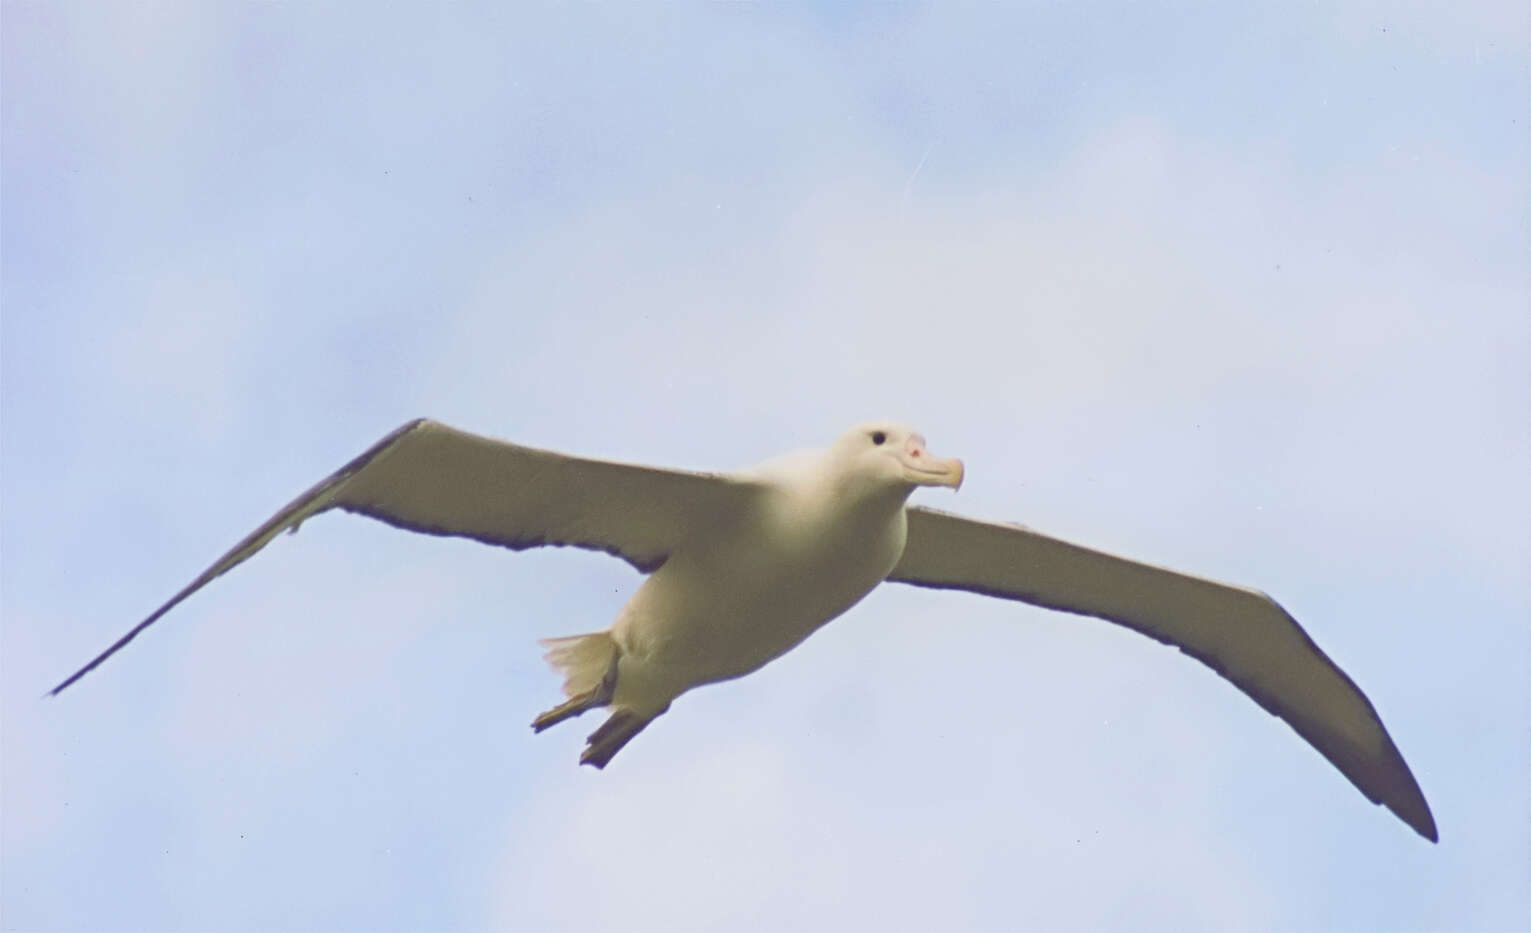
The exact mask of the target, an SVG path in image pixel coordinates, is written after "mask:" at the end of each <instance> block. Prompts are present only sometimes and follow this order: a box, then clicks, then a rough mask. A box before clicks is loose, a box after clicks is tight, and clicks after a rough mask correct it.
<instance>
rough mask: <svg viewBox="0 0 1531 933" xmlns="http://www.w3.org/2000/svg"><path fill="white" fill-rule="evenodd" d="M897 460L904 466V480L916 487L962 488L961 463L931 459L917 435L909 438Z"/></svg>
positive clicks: (936, 458)
mask: <svg viewBox="0 0 1531 933" xmlns="http://www.w3.org/2000/svg"><path fill="white" fill-rule="evenodd" d="M898 459H899V462H900V463H902V464H903V465H904V478H905V479H907V480H909V482H911V483H914V484H915V485H916V486H950V487H952V488H953V489H960V488H961V487H962V461H961V460H958V459H956V458H953V459H951V460H942V459H941V458H940V457H932V456H931V455H930V454H929V453H928V452H926V450H925V438H923V437H920V436H919V435H918V434H916V435H913V436H911V437H910V438H909V441H908V443H906V444H905V445H904V449H903V451H902V453H901V454H900V456H899V458H898Z"/></svg>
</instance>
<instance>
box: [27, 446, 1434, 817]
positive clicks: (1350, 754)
mask: <svg viewBox="0 0 1531 933" xmlns="http://www.w3.org/2000/svg"><path fill="white" fill-rule="evenodd" d="M962 475H963V467H962V463H961V462H960V461H957V460H942V459H938V458H935V457H932V456H931V455H930V454H929V452H928V451H927V450H926V448H925V441H924V438H922V437H920V435H918V434H915V433H913V432H911V431H910V430H908V429H907V428H904V427H902V426H900V425H896V424H887V423H876V424H868V425H862V426H859V427H856V428H853V429H852V430H850V431H848V432H846V433H845V434H844V435H842V436H841V437H840V439H839V440H838V441H836V442H835V444H834V445H833V446H831V447H829V448H828V449H826V450H822V451H812V452H806V453H800V454H793V455H789V456H787V457H782V458H778V459H776V460H772V461H768V462H767V463H764V464H762V465H760V466H758V467H755V468H753V469H750V470H744V471H739V472H736V473H728V474H706V473H689V472H682V471H676V470H663V469H656V468H652V467H644V466H635V465H631V464H622V463H611V462H607V461H601V460H590V459H585V458H579V457H570V456H567V455H565V454H558V453H553V452H551V451H545V450H536V449H533V448H529V447H521V446H518V445H514V444H508V443H505V442H502V441H497V440H493V439H490V438H484V437H479V436H477V435H473V434H469V433H466V432H463V431H458V430H455V429H453V428H450V427H447V426H446V425H442V424H439V423H436V422H434V421H429V420H426V419H421V420H417V421H412V422H410V423H409V424H406V425H404V426H403V427H401V428H399V429H398V430H396V431H394V432H393V433H391V434H389V435H388V436H387V437H385V438H383V440H381V441H379V442H378V443H377V444H375V445H373V447H372V448H371V449H369V450H368V451H367V452H365V453H363V454H362V455H361V456H359V457H357V458H356V459H355V460H353V461H351V462H350V463H348V464H346V466H344V467H342V468H341V469H340V470H338V471H337V472H335V473H334V474H332V475H331V476H329V477H327V478H326V479H325V480H323V481H322V482H320V483H319V484H318V485H316V486H315V487H313V488H312V489H310V490H309V491H308V492H306V493H304V494H303V495H302V496H300V497H298V498H297V499H296V500H295V501H293V502H292V503H291V504H290V505H288V506H287V507H286V508H284V509H282V510H281V511H280V512H278V513H277V514H276V515H275V516H273V517H272V518H271V519H270V520H269V521H267V522H266V523H265V524H263V525H262V526H261V527H259V528H257V529H256V530H255V531H254V532H253V533H251V534H250V536H249V537H247V538H245V539H244V540H243V541H241V542H240V543H239V544H237V545H235V547H234V548H233V549H232V550H231V551H229V553H227V554H226V555H224V556H223V557H222V558H220V559H219V560H218V561H217V562H216V563H214V564H213V565H212V566H211V567H209V568H208V569H207V570H206V571H204V572H203V573H202V574H201V575H200V576H199V577H197V579H195V580H193V581H192V582H191V584H190V585H188V586H187V587H186V588H185V589H183V590H181V591H180V592H179V593H177V594H176V595H175V596H174V597H172V598H171V599H170V601H169V602H167V603H165V605H163V606H161V607H160V608H159V609H157V610H155V612H154V613H153V614H151V615H150V616H149V617H148V618H147V619H145V620H144V621H142V622H140V623H139V624H138V625H137V626H135V627H134V628H133V629H132V630H130V631H129V632H128V633H127V634H126V635H124V636H123V637H122V638H120V639H118V640H117V642H115V643H114V644H113V645H111V647H109V648H107V649H106V650H105V651H104V652H102V653H101V654H100V655H98V656H97V657H96V658H95V659H93V660H92V661H91V662H90V663H88V664H86V665H85V666H84V667H83V668H81V669H80V670H79V671H77V672H75V673H74V674H73V675H71V676H70V677H69V678H68V679H66V680H65V681H64V682H63V683H61V684H59V685H58V686H57V687H55V688H54V689H53V691H52V693H54V694H57V693H59V692H60V691H62V690H64V689H65V688H66V687H68V686H69V685H71V684H73V683H74V682H75V681H76V680H78V679H79V678H80V677H82V676H84V675H85V674H86V673H88V672H89V671H90V670H92V669H93V668H95V667H96V666H97V665H99V664H100V663H101V662H103V661H104V660H106V659H107V658H108V657H110V656H111V655H112V654H114V653H115V652H116V651H118V650H119V649H121V648H122V647H123V646H124V645H126V644H127V643H128V642H129V641H131V640H132V639H133V638H134V637H135V636H136V635H137V634H138V633H139V632H141V631H143V630H144V629H145V628H147V627H148V626H149V625H151V624H153V623H154V622H155V621H156V620H158V619H159V618H160V617H161V616H163V615H164V614H165V613H166V612H168V611H169V610H170V609H171V608H173V607H174V606H175V605H177V604H178V603H180V602H181V601H182V600H183V599H185V598H186V597H188V596H190V595H191V594H192V593H194V592H196V591H197V590H198V589H200V588H201V587H203V586H205V585H206V584H207V583H209V582H210V581H212V580H213V579H214V578H215V577H218V576H220V575H221V574H223V573H225V572H227V571H228V570H230V569H232V568H233V567H235V566H237V565H238V564H240V563H242V562H243V561H244V560H246V559H247V558H249V557H250V556H251V555H253V554H254V553H255V552H256V551H258V550H260V549H261V548H262V547H264V546H265V545H266V544H267V543H269V542H270V541H271V540H272V539H273V538H274V537H276V536H277V535H278V534H280V533H281V532H282V531H284V530H288V529H294V528H296V527H297V526H298V525H299V524H300V523H301V522H303V521H304V520H306V519H308V518H309V517H311V516H313V515H316V514H318V513H320V512H323V511H327V510H329V509H334V508H339V509H344V510H346V511H349V512H356V513H359V514H363V515H368V516H371V517H373V518H377V519H380V520H382V521H385V522H388V523H389V524H393V525H397V526H399V527H401V528H407V529H409V530H412V531H421V532H427V533H431V534H444V535H459V536H463V537H469V538H474V539H476V540H479V541H483V542H486V543H489V544H497V545H503V546H505V547H509V548H513V549H516V550H520V549H524V548H528V547H536V546H540V545H573V546H576V547H584V548H593V549H597V550H603V551H606V552H609V553H611V554H614V555H616V556H619V557H621V558H623V559H625V560H627V561H628V562H629V563H631V564H632V565H633V566H635V567H637V568H638V569H639V570H640V571H642V572H644V573H646V574H648V577H647V579H646V580H644V582H643V584H642V585H641V586H639V588H638V590H637V591H636V592H635V593H634V594H633V596H632V598H631V599H629V600H628V602H627V604H626V605H624V606H623V607H622V610H621V611H620V612H619V613H618V615H617V618H616V620H615V621H614V622H613V623H612V625H611V627H610V628H609V629H607V630H606V631H602V632H594V633H590V634H587V635H575V636H570V637H567V638H559V639H550V640H549V641H547V642H545V643H544V646H545V647H546V648H547V658H548V661H549V663H550V664H552V665H553V666H554V667H555V668H556V669H557V670H559V671H560V672H562V673H563V674H564V678H565V681H564V692H565V694H566V700H565V701H564V702H563V703H561V704H559V705H558V706H556V707H554V708H553V709H551V710H549V711H547V712H545V713H543V714H542V715H540V716H538V717H537V719H536V720H535V721H534V723H533V726H534V728H536V729H537V730H538V731H541V730H542V729H544V728H547V727H549V726H551V725H554V724H556V723H558V722H561V721H563V720H565V719H567V718H570V717H573V716H577V715H579V714H581V713H583V712H586V711H588V710H590V709H595V708H600V707H609V708H610V709H611V711H612V712H611V715H610V717H609V718H608V719H607V720H606V722H605V723H604V724H602V725H601V726H600V727H599V728H597V729H596V730H595V732H594V733H592V734H591V736H590V739H589V742H588V744H587V746H586V748H585V751H584V753H583V755H582V756H581V758H580V760H581V761H582V762H584V763H587V764H592V765H595V766H597V767H604V766H605V765H606V764H607V763H608V762H609V761H610V760H611V758H612V756H613V755H614V754H616V752H617V751H618V750H619V749H621V748H622V746H623V745H625V744H626V743H627V742H628V741H629V740H631V739H632V738H633V736H635V735H637V734H638V733H639V732H640V731H642V729H643V728H644V727H645V726H647V725H648V723H649V722H651V721H652V720H653V719H654V718H655V717H657V716H659V715H660V714H662V713H663V712H664V711H665V710H666V709H668V708H669V705H670V703H671V701H673V700H674V699H675V698H676V697H677V696H679V695H681V694H682V693H684V692H686V691H687V690H690V689H692V688H693V687H697V686H700V685H702V684H706V683H711V682H715V681H719V680H726V679H729V678H732V677H738V676H741V675H743V674H747V673H749V672H750V671H753V670H755V669H757V668H759V667H760V666H761V665H763V664H766V663H767V662H769V661H770V660H771V659H773V658H776V657H778V656H780V655H781V654H783V653H785V652H786V651H788V650H790V649H791V648H793V647H794V646H796V645H797V644H798V643H800V642H801V641H802V640H803V639H805V638H807V637H808V636H809V635H810V634H812V633H813V632H814V631H815V630H816V629H817V628H819V627H820V626H822V625H824V624H825V623H826V622H828V621H830V620H831V619H833V618H835V617H836V616H838V615H840V614H841V613H843V612H844V611H845V610H847V609H849V608H850V607H851V606H852V605H854V604H855V603H856V602H858V601H859V600H860V599H861V598H862V597H864V596H865V595H866V594H867V593H868V592H870V591H871V590H872V589H873V588H874V587H876V586H877V585H878V584H879V583H881V582H883V581H884V580H892V581H895V582H900V583H910V584H914V585H917V586H928V587H939V588H951V589H963V590H969V591H973V592H978V593H985V594H988V595H993V596H999V597H1002V598H1007V599H1017V600H1022V601H1024V602H1029V603H1033V604H1036V605H1041V606H1047V607H1050V608H1054V609H1061V610H1064V611H1067V612H1077V613H1083V614H1086V615H1093V616H1098V617H1101V618H1105V619H1109V620H1110V621H1113V622H1116V623H1119V624H1122V625H1125V626H1127V627H1129V628H1132V629H1135V630H1137V631H1139V632H1142V633H1143V634H1145V635H1149V636H1150V637H1153V638H1156V639H1158V640H1160V641H1163V642H1166V643H1168V644H1172V645H1175V646H1176V647H1178V648H1180V649H1181V650H1182V651H1184V652H1186V653H1187V654H1189V655H1191V656H1192V657H1195V658H1197V659H1198V660H1200V661H1202V662H1204V663H1205V664H1207V665H1208V666H1210V667H1212V668H1213V669H1214V670H1216V671H1217V672H1218V673H1219V674H1221V675H1223V676H1224V677H1226V678H1227V679H1229V680H1230V681H1232V682H1233V683H1234V684H1235V685H1237V686H1238V687H1239V688H1240V689H1241V690H1243V691H1244V692H1245V693H1247V694H1249V695H1250V696H1251V697H1252V698H1253V699H1254V700H1255V701H1256V702H1258V703H1259V704H1260V705H1261V706H1263V707H1265V709H1267V710H1269V711H1270V712H1271V713H1273V714H1275V715H1277V716H1280V717H1281V718H1282V719H1284V720H1285V721H1286V722H1288V723H1289V724H1290V725H1291V726H1292V728H1294V729H1295V730H1296V731H1297V732H1298V733H1299V734H1300V735H1302V736H1303V738H1305V739H1307V740H1308V741H1309V742H1310V743H1312V745H1313V746H1314V747H1315V748H1316V749H1318V751H1319V752H1321V753H1322V754H1323V755H1324V756H1325V757H1326V758H1328V759H1329V761H1331V762H1332V763H1333V764H1334V765H1335V766H1336V767H1338V768H1339V769H1340V771H1341V772H1342V773H1344V774H1345V776H1346V777H1347V778H1349V779H1350V781H1351V782H1352V783H1353V784H1355V786H1356V787H1357V788H1359V789H1360V790H1361V792H1362V793H1363V794H1365V795H1366V796H1367V797H1368V798H1370V799H1371V800H1372V801H1374V802H1377V803H1381V804H1383V805H1385V806H1386V807H1388V808H1389V809H1390V810H1392V811H1393V812H1394V813H1395V814H1397V815H1398V816H1399V817H1400V818H1401V819H1403V820H1404V822H1406V823H1408V825H1409V826H1411V827H1413V828H1414V829H1415V830H1416V831H1417V832H1419V833H1420V834H1421V835H1423V836H1425V837H1426V838H1428V839H1430V840H1432V841H1434V840H1435V839H1436V838H1437V835H1436V828H1435V821H1434V819H1433V817H1432V816H1431V814H1430V809H1429V806H1428V805H1427V804H1426V802H1425V799H1424V795H1423V794H1422V793H1421V792H1420V789H1419V786H1418V784H1417V783H1416V782H1415V780H1414V777H1413V775H1412V774H1411V773H1410V771H1409V768H1408V766H1407V764H1405V763H1404V760H1403V757H1402V756H1401V755H1400V754H1399V752H1398V749H1397V748H1396V747H1395V746H1394V744H1393V742H1392V739H1391V738H1390V737H1389V736H1388V734H1387V731H1386V729H1384V728H1383V725H1382V722H1381V719H1380V718H1379V717H1378V716H1377V713H1376V710H1375V709H1373V708H1372V706H1371V704H1370V702H1368V701H1367V699H1366V697H1365V696H1364V695H1363V694H1362V693H1361V691H1360V690H1359V689H1358V688H1357V687H1356V685H1355V684H1354V683H1353V682H1352V681H1351V680H1350V679H1349V678H1348V677H1346V676H1345V674H1344V672H1343V671H1341V670H1340V669H1339V668H1338V667H1337V666H1335V664H1334V663H1333V662H1332V661H1330V660H1329V658H1328V657H1327V656H1325V655H1324V653H1323V652H1322V651H1321V650H1319V648H1318V647H1317V646H1316V645H1315V644H1314V643H1313V642H1312V640H1311V639H1310V638H1309V637H1308V636H1307V634H1306V633H1305V632H1303V630H1302V629H1301V628H1300V627H1299V626H1298V625H1297V623H1296V622H1295V621H1294V620H1293V619H1292V618H1291V616H1289V615H1287V613H1286V612H1285V611H1284V610H1283V609H1282V608H1281V607H1280V606H1279V605H1277V604H1276V603H1275V602H1274V601H1273V600H1271V599H1270V598H1269V597H1268V596H1265V595H1264V594H1263V593H1259V592H1257V591H1254V590H1248V589H1242V588H1239V587H1234V586H1229V585H1227V584H1222V583H1217V582H1214V581H1211V580H1204V579H1201V578H1198V577H1193V576H1189V575H1186V574H1182V573H1178V572H1176V571H1173V570H1168V569H1165V568H1161V567H1155V566H1152V565H1148V564H1142V563H1138V562H1135V561H1130V560H1127V559H1125V558H1121V557H1116V556H1114V555H1110V554H1105V553H1102V552H1099V551H1094V550H1091V549H1088V548H1084V547H1081V546H1079V545H1075V544H1071V543H1068V542H1065V541H1060V540H1058V539H1056V538H1051V537H1048V536H1045V535H1042V534H1039V533H1038V532H1035V531H1032V530H1030V529H1027V528H1024V527H1022V526H1019V525H1010V524H998V523H991V522H981V521H975V520H972V519H966V518H961V517H959V516H955V515H949V514H946V513H943V512H938V511H935V510H932V509H926V508H919V507H910V506H907V505H906V502H907V500H908V498H909V495H910V493H911V492H913V490H914V489H915V488H916V487H917V486H921V485H941V486H951V487H957V486H959V485H960V484H961V481H962Z"/></svg>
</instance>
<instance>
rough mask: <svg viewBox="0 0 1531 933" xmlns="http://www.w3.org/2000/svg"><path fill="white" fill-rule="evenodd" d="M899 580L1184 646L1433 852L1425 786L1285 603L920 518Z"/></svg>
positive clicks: (911, 512)
mask: <svg viewBox="0 0 1531 933" xmlns="http://www.w3.org/2000/svg"><path fill="white" fill-rule="evenodd" d="M908 517H909V540H908V544H907V545H906V547H905V548H904V555H903V557H902V559H901V560H900V561H899V563H898V566H896V567H894V568H893V573H892V574H890V575H889V576H888V579H889V580H892V581H895V582H899V583H912V584H915V585H916V586H929V587H938V588H947V589H959V590H969V591H971V592H975V593H983V594H986V595H989V596H999V597H1002V598H1004V599H1016V600H1020V601H1022V602H1027V603H1032V604H1033V605H1037V606H1045V607H1047V608H1049V609H1061V610H1063V611H1064V612H1077V613H1081V614H1083V615H1090V616H1097V617H1099V618H1102V619H1107V620H1109V621H1112V622H1116V623H1118V624H1120V625H1124V626H1126V627H1128V628H1130V629H1134V630H1135V631H1138V632H1141V633H1143V634H1144V635H1147V636H1149V637H1150V638H1154V639H1157V640H1159V641H1162V642H1165V643H1166V644H1170V645H1174V646H1175V647H1177V648H1179V649H1180V650H1181V651H1183V652H1185V653H1186V654H1188V655H1190V656H1191V657H1193V658H1196V659H1197V660H1198V661H1201V662H1202V663H1203V664H1206V665H1207V666H1208V667H1210V668H1212V669H1213V670H1214V671H1217V672H1218V673H1219V674H1221V675H1222V676H1224V677H1226V678H1227V679H1228V680H1230V681H1232V682H1233V683H1234V685H1235V686H1237V687H1238V688H1239V689H1240V690H1243V691H1244V692H1245V693H1247V694H1249V696H1250V697H1252V698H1253V699H1254V701H1255V702H1256V703H1259V704H1260V705H1261V706H1263V707H1265V709H1266V710H1267V711H1269V712H1271V713H1273V714H1275V715H1276V716H1279V717H1280V718H1282V719H1284V720H1285V721H1286V722H1287V723H1288V724H1289V725H1290V726H1291V727H1292V728H1293V729H1295V730H1296V731H1297V733H1298V734H1299V735H1301V736H1302V737H1303V738H1304V739H1307V740H1308V742H1309V743H1311V744H1312V745H1313V747H1314V748H1316V749H1318V751H1319V752H1321V753H1322V754H1323V756H1324V757H1325V758H1328V759H1329V761H1330V762H1332V763H1333V764H1334V766H1335V767H1337V768H1339V769H1340V771H1341V772H1342V773H1343V774H1344V775H1345V776H1346V777H1347V778H1349V779H1350V781H1351V783H1352V784H1354V785H1355V786H1356V787H1357V788H1359V789H1360V791H1361V793H1363V794H1365V795H1366V796H1367V797H1368V798H1369V799H1370V800H1371V801H1372V802H1373V803H1380V804H1382V805H1384V806H1386V807H1387V808H1388V809H1389V810H1392V811H1393V812H1394V813H1396V814H1397V815H1398V816H1399V817H1400V818H1401V819H1402V820H1403V821H1404V822H1405V823H1408V824H1409V826H1411V827H1413V828H1414V830H1415V831H1416V832H1418V833H1419V834H1420V835H1422V836H1424V837H1425V838H1426V839H1429V840H1430V841H1432V842H1434V841H1435V840H1436V838H1437V836H1436V829H1435V819H1434V818H1433V817H1432V816H1431V815H1430V807H1429V805H1428V804H1427V803H1425V797H1424V794H1423V793H1421V792H1420V789H1419V784H1418V783H1416V782H1415V780H1414V775H1413V774H1412V773H1410V771H1409V766H1408V765H1407V764H1405V763H1404V760H1403V756H1402V755H1401V754H1399V752H1398V748H1397V747H1396V746H1395V745H1394V744H1393V740H1392V739H1391V738H1390V737H1389V736H1388V734H1387V730H1386V729H1385V728H1383V726H1382V720H1381V718H1380V717H1379V716H1378V715H1377V711H1376V709H1374V708H1373V707H1372V705H1371V702H1370V701H1368V700H1367V699H1366V696H1365V695H1364V694H1362V693H1361V690H1360V688H1359V687H1357V686H1356V685H1355V682H1354V681H1352V680H1351V679H1350V678H1349V677H1347V676H1345V672H1344V671H1342V670H1340V669H1339V667H1338V666H1336V665H1335V663H1334V662H1333V661H1331V660H1329V658H1328V656H1327V655H1325V654H1324V652H1323V651H1321V650H1320V649H1319V647H1318V646H1317V645H1315V644H1314V643H1313V640H1312V639H1311V638H1309V637H1308V635H1307V633H1306V632H1304V631H1303V630H1302V628H1301V627H1300V626H1299V625H1298V624H1297V622H1296V620H1294V619H1293V618H1292V617H1291V616H1290V615H1288V614H1287V612H1286V610H1284V609H1282V608H1281V606H1279V605H1278V604H1277V603H1276V602H1275V600H1273V599H1271V598H1270V597H1269V596H1266V595H1265V594H1264V593H1261V592H1258V591H1256V590H1248V589H1244V588H1242V587H1237V586H1230V585H1228V584H1225V583H1218V582H1216V581H1213V580H1206V579H1202V578H1200V577H1193V576H1190V575H1189V574H1183V573H1179V572H1177V571H1174V570H1169V569H1166V568H1164V567H1156V566H1153V565H1151V564H1142V563H1138V562H1137V561H1132V560H1128V559H1127V558H1124V557H1117V556H1116V555H1114V554H1106V553H1104V552H1101V551H1095V550H1091V549H1090V548H1086V547H1081V546H1080V545H1077V544H1072V543H1070V542H1067V541H1062V540H1059V539H1057V538H1052V537H1048V536H1047V535H1044V534H1041V533H1040V532H1036V531H1032V530H1031V529H1030V528H1025V527H1023V526H1020V525H1010V524H1000V523H996V522H981V521H974V520H973V519H968V518H962V517H961V516H957V515H951V514H948V513H945V512H939V511H936V510H934V509H926V508H910V509H908Z"/></svg>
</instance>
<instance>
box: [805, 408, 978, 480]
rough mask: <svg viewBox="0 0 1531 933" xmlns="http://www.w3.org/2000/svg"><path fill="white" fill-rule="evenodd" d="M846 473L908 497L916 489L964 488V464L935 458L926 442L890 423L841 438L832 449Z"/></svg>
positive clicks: (860, 428)
mask: <svg viewBox="0 0 1531 933" xmlns="http://www.w3.org/2000/svg"><path fill="white" fill-rule="evenodd" d="M831 453H832V455H833V456H834V457H835V459H836V460H838V461H840V463H841V464H843V467H844V469H845V470H846V471H847V472H849V473H851V474H853V475H855V476H856V477H858V478H862V477H864V478H866V479H869V480H872V481H874V482H876V483H878V484H879V485H882V486H888V487H893V488H901V489H902V490H903V492H904V494H905V495H907V494H908V493H909V492H911V491H913V489H914V487H916V486H950V487H952V488H953V489H956V488H958V487H959V486H961V485H962V461H961V460H956V459H952V460H943V459H941V458H940V457H932V456H931V455H930V452H929V451H928V450H926V449H925V438H923V437H921V436H920V435H919V434H916V433H915V432H914V431H912V430H910V429H909V428H907V427H905V426H903V425H901V424H895V423H893V422H890V421H874V422H869V423H867V424H862V425H857V426H856V427H854V428H851V429H850V430H849V431H847V432H845V433H844V434H842V435H840V439H839V440H838V441H836V442H835V446H834V447H833V448H831Z"/></svg>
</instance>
